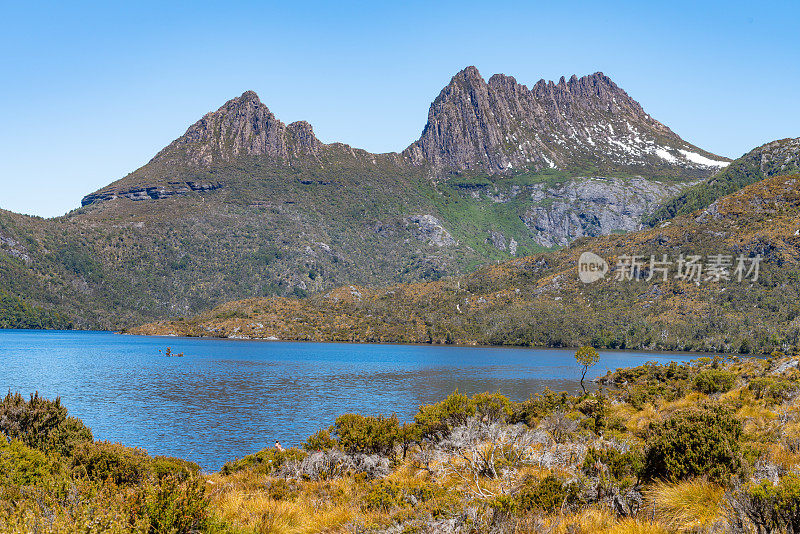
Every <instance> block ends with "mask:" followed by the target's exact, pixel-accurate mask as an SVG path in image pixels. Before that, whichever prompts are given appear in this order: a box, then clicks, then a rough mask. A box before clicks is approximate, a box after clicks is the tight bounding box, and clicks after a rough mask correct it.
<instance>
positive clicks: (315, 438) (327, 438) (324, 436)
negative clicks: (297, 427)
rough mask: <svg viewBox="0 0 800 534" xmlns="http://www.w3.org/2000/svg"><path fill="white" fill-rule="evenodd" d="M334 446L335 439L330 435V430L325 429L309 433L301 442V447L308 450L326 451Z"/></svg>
mask: <svg viewBox="0 0 800 534" xmlns="http://www.w3.org/2000/svg"><path fill="white" fill-rule="evenodd" d="M335 448H336V440H335V439H333V438H332V437H331V434H330V432H328V431H327V430H320V431H318V432H316V433H314V434H311V435H310V436H309V437H308V439H307V440H306V442H305V443H304V444H303V449H304V450H306V451H309V452H312V451H327V450H329V449H335Z"/></svg>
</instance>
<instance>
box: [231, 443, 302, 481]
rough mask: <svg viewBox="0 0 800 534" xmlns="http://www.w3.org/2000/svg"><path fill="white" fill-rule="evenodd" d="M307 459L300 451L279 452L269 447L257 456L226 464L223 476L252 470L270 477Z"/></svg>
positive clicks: (252, 455) (293, 449)
mask: <svg viewBox="0 0 800 534" xmlns="http://www.w3.org/2000/svg"><path fill="white" fill-rule="evenodd" d="M305 457H306V452H305V451H301V450H299V449H295V448H291V449H286V450H284V451H279V450H277V449H275V448H273V447H267V448H266V449H262V450H260V451H258V452H257V453H255V454H250V455H248V456H245V457H244V458H240V459H238V460H233V461H231V462H226V463H225V465H223V466H222V474H223V475H230V474H231V473H236V472H237V471H244V470H251V471H253V472H255V473H261V474H265V475H268V474H270V473H272V472H274V471H275V470H276V469H278V468H279V467H281V466H283V465H285V464H287V463H289V462H301V461H302V460H303V458H305Z"/></svg>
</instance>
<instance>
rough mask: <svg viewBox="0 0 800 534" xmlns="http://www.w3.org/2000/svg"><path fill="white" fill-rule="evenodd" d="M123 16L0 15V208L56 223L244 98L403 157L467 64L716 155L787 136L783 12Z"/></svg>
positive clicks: (384, 8)
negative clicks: (571, 79) (595, 93)
mask: <svg viewBox="0 0 800 534" xmlns="http://www.w3.org/2000/svg"><path fill="white" fill-rule="evenodd" d="M129 4H130V5H123V4H122V3H120V4H119V5H112V3H97V4H90V3H79V2H70V3H66V2H65V3H52V4H44V3H35V2H34V3H23V2H19V3H13V4H12V3H11V2H4V3H3V4H0V5H1V6H2V12H3V16H2V17H0V50H2V52H0V73H2V76H1V78H0V82H2V83H0V102H2V106H1V107H0V121H1V122H0V124H1V125H2V126H1V127H0V208H3V209H9V210H12V211H18V212H23V213H30V214H37V215H43V216H54V215H60V214H63V213H65V212H67V211H69V210H70V209H72V208H74V207H77V206H79V205H80V199H81V197H82V196H83V195H85V194H86V193H89V192H91V191H94V190H96V189H98V188H100V187H102V186H104V185H106V184H108V183H110V182H112V181H114V180H116V179H118V178H121V177H122V176H124V175H125V174H127V173H128V172H131V171H133V170H135V169H136V168H137V167H139V166H141V165H143V164H144V163H146V162H147V161H148V160H149V159H150V158H151V157H152V156H153V155H154V154H155V153H156V152H157V151H158V150H159V149H161V148H162V147H163V146H165V145H166V144H168V143H169V142H170V141H171V140H172V139H174V138H176V137H178V136H179V135H181V134H182V133H183V132H184V131H185V129H186V128H187V127H188V126H189V125H190V124H192V123H193V122H195V121H196V120H197V119H199V118H200V117H201V116H202V115H203V114H204V113H206V112H208V111H211V110H213V109H216V108H217V107H219V106H220V105H221V104H222V103H224V102H225V101H226V100H228V99H230V98H232V97H234V96H238V95H239V94H241V93H242V92H243V91H245V90H248V89H252V90H255V91H256V92H257V93H258V94H259V96H260V97H261V100H262V101H263V102H264V103H265V104H266V105H267V106H268V107H269V108H270V109H271V110H272V111H273V112H274V113H275V114H276V115H277V116H278V118H279V119H281V120H283V121H284V122H291V121H295V120H307V121H309V122H310V123H311V124H312V125H313V126H314V129H315V132H316V133H317V135H318V136H319V137H320V139H322V140H323V141H325V142H330V141H342V142H345V143H349V144H351V145H354V146H356V147H360V148H365V149H367V150H370V151H374V152H385V151H393V150H402V149H403V148H405V147H406V146H407V145H408V144H409V143H411V142H412V141H413V140H415V139H416V138H417V137H418V136H419V133H420V131H421V130H422V127H423V126H424V124H425V120H426V118H427V112H428V106H429V105H430V103H431V101H432V100H433V99H434V98H435V97H436V95H437V94H438V92H439V91H440V90H441V88H442V87H443V86H444V85H445V84H446V83H447V82H448V81H449V79H450V77H451V76H452V75H453V74H455V73H456V72H457V71H458V70H460V69H462V68H463V67H465V66H467V65H475V66H477V67H478V69H479V70H480V71H481V73H482V74H483V76H484V77H485V78H487V79H488V78H489V76H491V75H492V74H494V73H496V72H502V73H505V74H509V75H513V76H515V77H516V78H517V80H518V81H520V82H522V83H525V84H527V85H532V84H533V83H535V82H536V81H537V80H539V79H540V78H545V79H554V80H557V79H558V78H559V77H560V76H562V75H566V76H569V75H571V74H573V73H574V74H578V75H579V76H580V75H583V74H588V73H592V72H595V71H603V72H605V73H606V74H607V75H609V76H610V77H611V78H612V79H613V80H614V81H615V82H617V84H618V85H620V86H621V87H622V88H623V89H625V90H626V91H627V92H628V93H629V94H630V95H631V96H632V97H633V98H635V99H636V100H638V101H639V102H640V103H641V104H642V105H643V107H644V108H645V110H647V111H648V112H649V113H650V114H651V115H652V116H654V117H655V118H657V119H658V120H660V121H661V122H663V123H665V124H667V125H668V126H669V127H671V128H672V129H673V130H674V131H675V132H677V133H678V134H679V135H681V136H682V137H683V138H684V139H686V140H687V141H689V142H692V143H694V144H696V145H698V146H700V147H702V148H704V149H706V150H709V151H711V152H715V153H717V154H721V155H724V156H729V157H737V156H740V155H741V154H743V153H744V152H746V151H748V150H749V149H751V148H753V147H755V146H758V145H760V144H763V143H764V142H767V141H770V140H773V139H778V138H783V137H797V136H800V98H798V96H799V95H800V90H798V87H800V39H798V38H797V24H798V22H800V2H796V1H791V2H790V1H785V2H766V3H764V2H761V3H758V4H756V3H743V2H731V1H727V2H681V1H673V2H647V3H640V2H610V1H606V2H597V3H582V2H576V1H573V2H546V3H539V2H527V3H521V2H520V3H516V2H468V1H461V2H438V3H433V2H413V1H412V2H380V3H377V2H376V3H367V2H360V3H359V2H344V1H337V2H314V1H306V2H292V3H291V4H290V3H286V4H273V3H268V2H226V3H222V2H220V3H210V2H202V1H195V2H186V3H173V4H168V5H167V4H166V3H162V2H149V1H140V2H136V3H129Z"/></svg>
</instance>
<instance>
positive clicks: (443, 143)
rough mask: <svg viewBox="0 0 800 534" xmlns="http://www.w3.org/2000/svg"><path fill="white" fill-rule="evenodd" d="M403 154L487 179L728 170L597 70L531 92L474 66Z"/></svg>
mask: <svg viewBox="0 0 800 534" xmlns="http://www.w3.org/2000/svg"><path fill="white" fill-rule="evenodd" d="M404 155H405V156H406V157H407V158H409V159H410V160H411V161H412V162H413V163H415V164H423V163H430V164H433V165H434V166H436V167H441V168H452V169H459V170H477V171H485V172H489V173H508V172H514V171H515V170H520V169H533V170H541V169H547V168H558V169H580V168H584V167H590V168H596V169H599V170H601V171H603V170H609V171H611V170H621V169H634V170H636V169H639V170H642V171H646V170H648V169H649V170H651V171H652V172H651V174H653V173H654V174H670V173H671V174H673V175H674V174H675V172H676V170H686V171H688V172H690V173H692V174H693V175H695V177H696V178H699V177H702V176H708V175H710V174H711V173H712V172H713V171H715V170H718V169H719V168H721V167H724V166H725V165H726V164H727V160H726V159H725V158H720V157H718V156H714V155H713V154H709V153H708V152H705V151H702V150H700V149H698V148H697V147H694V146H692V145H690V144H688V143H686V142H685V141H683V140H682V139H681V138H680V137H678V136H677V135H676V134H675V133H673V132H672V131H671V130H670V129H669V128H667V127H666V126H664V125H663V124H661V123H660V122H658V121H657V120H655V119H653V118H652V117H651V116H650V115H648V114H647V113H645V111H644V110H643V109H642V107H641V106H640V105H639V103H638V102H636V101H635V100H633V99H632V98H631V97H630V96H628V94H627V93H626V92H625V91H623V90H622V89H620V88H619V87H618V86H617V85H616V84H615V83H614V82H613V81H611V79H610V78H608V77H607V76H605V75H604V74H603V73H602V72H597V73H595V74H591V75H589V76H584V77H582V78H578V77H576V76H572V77H571V78H570V79H569V80H565V79H564V78H563V77H562V78H561V80H559V82H558V83H553V82H552V81H550V82H546V81H544V80H540V81H539V82H537V83H536V85H534V86H533V88H531V89H528V88H527V87H526V86H524V85H521V84H519V83H517V81H516V80H515V79H514V78H513V77H511V76H505V75H503V74H495V75H494V76H492V77H491V78H490V79H489V81H488V83H487V82H486V81H484V79H483V78H482V77H481V75H480V73H479V72H478V70H477V69H476V68H475V67H467V68H466V69H464V70H462V71H461V72H459V73H458V74H456V75H455V76H454V77H453V79H452V80H451V81H450V83H449V84H448V85H447V87H445V88H444V89H442V92H441V93H440V94H439V96H438V97H437V98H436V100H435V101H434V102H433V104H432V105H431V107H430V111H429V112H428V123H427V124H426V126H425V128H424V130H423V131H422V136H421V137H420V139H419V140H418V141H417V142H415V143H413V144H412V145H411V146H410V147H408V148H407V149H406V151H405V152H404Z"/></svg>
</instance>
